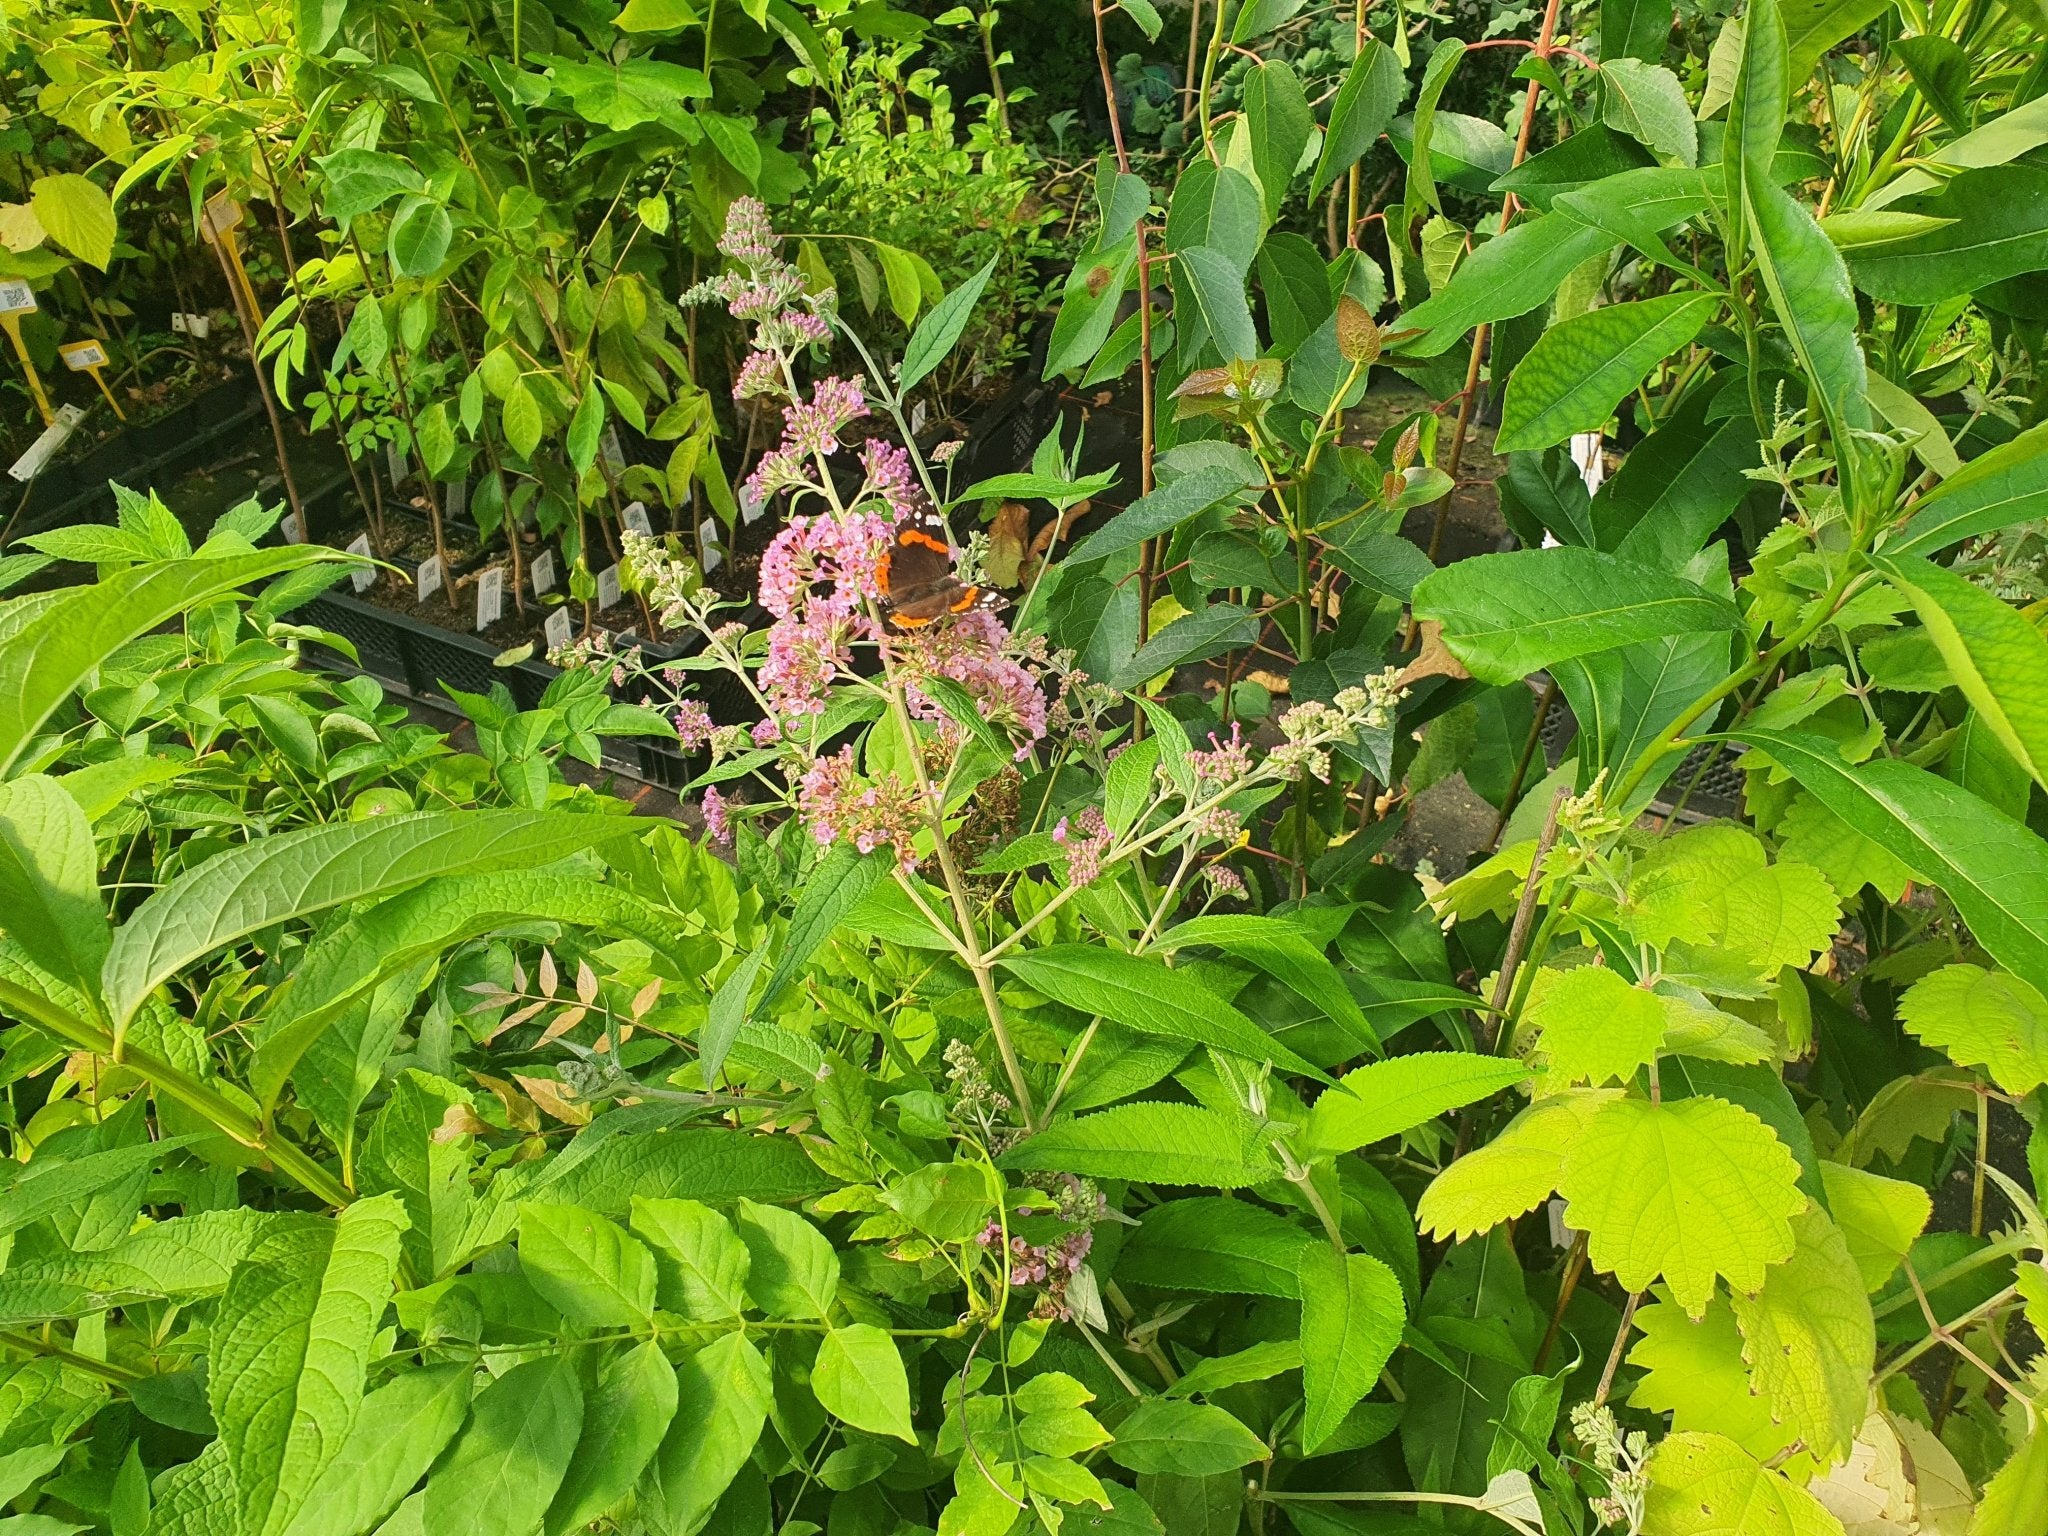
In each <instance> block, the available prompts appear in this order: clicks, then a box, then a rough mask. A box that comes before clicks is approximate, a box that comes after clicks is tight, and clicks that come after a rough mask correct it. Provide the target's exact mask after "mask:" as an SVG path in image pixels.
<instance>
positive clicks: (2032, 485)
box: [1883, 423, 2048, 560]
mask: <svg viewBox="0 0 2048 1536" xmlns="http://www.w3.org/2000/svg"><path fill="white" fill-rule="evenodd" d="M2043 495H2048V423H2044V424H2042V425H2041V426H2037V427H2030V428H2029V429H2028V430H2027V431H2025V432H2022V433H2021V434H2020V435H2019V436H2018V437H2015V438H2012V439H2011V440H2010V441H2008V442H2004V443H2000V444H1999V445H1998V446H1997V447H1996V448H1992V449H1989V450H1988V451H1986V452H1984V453H1982V454H1980V455H1978V457H1976V458H1974V459H1972V460H1970V462H1969V463H1967V464H1965V465H1964V466H1963V467H1962V469H1961V470H1960V471H1958V472H1957V473H1955V474H1953V475H1950V476H1949V477H1948V478H1947V479H1946V480H1944V481H1942V482H1941V484H1939V485H1937V486H1935V487H1934V489H1932V490H1930V491H1929V492H1927V494H1926V495H1924V496H1922V497H1921V498H1920V499H1919V500H1918V501H1916V502H1914V503H1913V505H1912V507H1911V508H1910V511H1911V514H1912V515H1911V517H1910V519H1909V520H1908V521H1907V523H1906V526H1905V528H1904V530H1903V531H1902V532H1900V533H1899V534H1898V535H1897V536H1896V537H1894V538H1893V539H1892V541H1891V542H1890V543H1888V544H1886V545H1885V547H1884V550H1883V553H1884V554H1885V555H1887V556H1889V557H1890V558H1892V559H1894V560H1897V559H1900V558H1903V557H1905V556H1908V555H1930V554H1933V553H1934V552H1935V551H1936V550H1939V549H1945V548H1947V547H1948V546H1949V545H1951V544H1960V543H1962V542H1963V541H1964V540H1966V539H1975V538H1981V537H1983V536H1984V535H1985V534H1987V533H1996V532H1997V531H1998V530H1999V529H2001V528H2008V527H2011V526H2012V525H2013V524H2014V523H2017V522H2020V521H2022V520H2023V519H2025V518H2027V517H2029V516H2031V515H2032V513H2033V509H2034V507H2036V506H2037V505H2038V504H2039V499H2040V498H2041V497H2042V496H2043Z"/></svg>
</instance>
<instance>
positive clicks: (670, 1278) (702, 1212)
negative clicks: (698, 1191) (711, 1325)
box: [633, 1195, 752, 1322]
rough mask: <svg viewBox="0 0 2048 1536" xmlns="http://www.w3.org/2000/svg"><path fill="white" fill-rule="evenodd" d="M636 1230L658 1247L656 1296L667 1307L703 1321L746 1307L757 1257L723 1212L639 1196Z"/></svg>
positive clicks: (635, 1201)
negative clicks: (749, 1279)
mask: <svg viewBox="0 0 2048 1536" xmlns="http://www.w3.org/2000/svg"><path fill="white" fill-rule="evenodd" d="M633 1230H634V1231H635V1232H636V1233H638V1234H639V1235H640V1236H641V1237H643V1238H645V1239H646V1240H647V1241H648V1242H649V1243H651V1244H652V1245H653V1247H654V1262H655V1273H656V1277H657V1290H656V1295H657V1296H658V1298H659V1300H660V1302H661V1305H662V1307H663V1309H664V1310H665V1311H669V1312H675V1313H678V1314H680V1315H681V1316H683V1317H687V1318H691V1319H693V1320H695V1321H698V1322H722V1321H725V1320H727V1319H730V1318H736V1317H738V1316H740V1315H741V1314H742V1313H744V1312H745V1311H746V1309H747V1270H748V1267H749V1266H750V1265H751V1263H752V1257H751V1255H749V1254H748V1252H747V1245H746V1244H745V1243H743V1242H741V1241H740V1235H739V1233H737V1232H735V1231H734V1230H733V1227H732V1223H731V1222H729V1221H727V1220H726V1219H725V1217H724V1216H722V1215H720V1214H719V1213H718V1212H717V1211H714V1210H713V1209H712V1208H711V1207H710V1206H708V1205H705V1204H703V1203H702V1202H700V1201H696V1200H661V1199H649V1198H647V1197H646V1196H644V1195H635V1196H634V1197H633Z"/></svg>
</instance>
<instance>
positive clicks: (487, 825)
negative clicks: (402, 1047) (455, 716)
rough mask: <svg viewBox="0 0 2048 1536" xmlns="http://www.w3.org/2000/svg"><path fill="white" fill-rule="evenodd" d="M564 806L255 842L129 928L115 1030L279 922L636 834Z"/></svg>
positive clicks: (319, 830)
mask: <svg viewBox="0 0 2048 1536" xmlns="http://www.w3.org/2000/svg"><path fill="white" fill-rule="evenodd" d="M636 830H637V829H636V827H635V826H634V824H633V823H631V822H628V821H623V820H618V819H614V818H611V817H604V816H583V815H576V814H573V813H571V812H566V811H497V810H492V811H418V812H413V813H410V814H406V815H399V816H385V817H379V818H376V819H374V820H370V821H351V822H338V823H335V824H332V825H329V826H320V827H308V828H305V829H304V830H303V831H298V832H287V833H284V834H282V835H280V836H276V837H266V838H259V839H258V840H256V841H254V842H251V843H247V844H245V845H243V846H242V847H240V848H236V849H232V850H231V851H229V852H227V853H224V854H221V855H219V856H218V857H216V858H212V859H209V860H207V861H206V862H205V863H204V864H201V865H200V866H199V867H198V868H197V869H194V870H193V871H192V872H191V873H190V874H188V875H185V876H183V877H181V878H180V879H177V880H174V881H173V882H171V884H169V885H167V886H165V887H163V888H162V889H161V890H159V891H158V892H157V893H156V894H155V895H154V896H151V897H150V898H149V900H147V901H145V902H144V903H143V904H142V905H141V906H140V907H138V908H137V909H136V911H135V915H134V916H133V917H131V918H129V920H128V921H127V922H126V923H124V924H122V926H121V931H120V932H119V933H118V934H117V935H116V936H115V938H114V944H113V948H112V949H110V950H109V951H108V952H107V961H106V967H105V970H104V972H103V981H102V990H103V992H104V994H105V997H106V1000H107V1011H108V1012H109V1013H110V1014H111V1015H112V1017H113V1019H114V1022H115V1024H116V1025H117V1026H120V1025H124V1024H126V1022H127V1021H128V1020H129V1019H130V1018H132V1017H133V1016H134V1013H135V1010H136V1009H137V1008H139V1007H140V1006H141V1005H142V1000H143V999H144V998H146V997H147V996H149V994H150V992H151V991H152V990H153V989H154V988H155V987H157V986H158V985H159V984H160V983H162V982H164V981H166V980H168V979H169V978H170V977H172V976H174V975H176V974H177V973H178V971H179V970H181V969H182V968H183V967H185V966H187V965H189V964H191V963H192V962H193V961H195V960H199V959H202V958H204V957H205V956H207V955H209V954H211V953H213V951H215V950H216V949H219V948H221V947H222V946H223V945H226V944H232V943H234V942H236V941H237V940H239V939H243V938H246V937H248V936H249V935H250V934H252V933H256V932H258V931H260V930H262V929H264V928H268V927H271V926H272V925H274V924H277V923H282V922H288V921H290V920H291V919H293V918H298V917H305V916H307V915H308V914H310V913H314V912H319V911H323V910H325V909H326V908H328V907H333V906H339V905H341V904H342V903H344V902H351V901H363V900H367V899H369V898H372V897H376V896H383V895H387V894H390V893H392V892H396V891H400V890H403V889H404V888H405V887H407V886H410V885H417V884H419V883H420V882H421V881H423V880H428V879H432V878H433V877H435V876H437V875H451V874H463V873H467V872H471V871H478V872H480V871H484V870H490V869H506V868H513V867H519V866H529V867H530V866H535V865H544V864H551V863H553V862H554V861H555V860H557V859H562V858H567V857H568V856H569V855H571V854H574V853H580V852H582V851H584V850H585V849H588V848H592V847H595V846H597V845H599V844H602V843H607V842H611V841H613V840H615V839H618V838H622V837H631V836H633V835H634V833H635V831H636Z"/></svg>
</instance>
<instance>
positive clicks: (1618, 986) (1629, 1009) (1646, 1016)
mask: <svg viewBox="0 0 2048 1536" xmlns="http://www.w3.org/2000/svg"><path fill="white" fill-rule="evenodd" d="M1524 1017H1525V1018H1526V1019H1527V1021H1528V1022H1529V1023H1532V1024H1534V1025H1536V1026H1537V1028H1538V1029H1539V1030H1540V1031H1541V1035H1540V1036H1539V1042H1538V1043H1539V1044H1540V1045H1541V1047H1542V1049H1543V1052H1544V1054H1545V1055H1546V1056H1548V1057H1549V1059H1550V1074H1551V1078H1552V1080H1553V1081H1555V1082H1557V1083H1559V1084H1566V1083H1590V1084H1592V1085H1594V1086H1595V1087H1598V1086H1600V1085H1601V1084H1603V1083H1607V1082H1609V1081H1613V1080H1617V1079H1618V1080H1620V1081H1622V1082H1627V1081H1628V1080H1629V1079H1631V1078H1633V1077H1634V1076H1635V1075H1636V1069H1637V1068H1638V1067H1640V1066H1642V1065H1643V1064H1644V1063H1645V1062H1647V1061H1649V1060H1650V1059H1651V1058H1652V1057H1654V1056H1655V1055H1656V1054H1657V1047H1658V1045H1659V1043H1660V1042H1661V1041H1662V1040H1663V1038H1664V1029H1665V1009H1664V1003H1663V1000H1662V999H1661V998H1659V997H1658V996H1657V995H1656V993H1654V992H1650V991H1648V990H1646V989H1645V988H1642V987H1637V986H1631V985H1630V984H1629V982H1628V981H1627V980H1626V979H1624V978H1623V977H1622V976H1621V975H1620V974H1619V973H1617V972H1615V971H1611V970H1609V969H1608V968H1607V967H1605V966H1600V965H1581V966H1576V967H1574V968H1573V969H1571V970H1568V971H1539V972H1537V974H1536V980H1535V983H1534V985H1533V986H1532V987H1531V989H1530V992H1529V1002H1528V1008H1527V1011H1526V1013H1525V1015H1524Z"/></svg>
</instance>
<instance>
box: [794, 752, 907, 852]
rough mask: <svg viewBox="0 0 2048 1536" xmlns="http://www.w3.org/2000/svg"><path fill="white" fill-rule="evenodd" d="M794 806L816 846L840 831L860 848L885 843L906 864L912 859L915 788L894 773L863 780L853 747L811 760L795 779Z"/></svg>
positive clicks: (824, 844)
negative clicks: (872, 781)
mask: <svg viewBox="0 0 2048 1536" xmlns="http://www.w3.org/2000/svg"><path fill="white" fill-rule="evenodd" d="M797 809H798V811H799V812H800V813H801V814H802V816H803V818H804V822H805V824H806V825H807V826H809V828H810V829H811V836H812V837H814V838H816V839H817V840H818V844H819V846H821V847H830V846H831V845H832V844H833V843H835V842H837V841H839V839H840V838H842V837H844V838H845V839H846V840H847V841H848V842H850V843H852V844H853V846H854V847H855V848H857V849H859V850H860V851H861V852H862V853H873V852H874V851H875V850H876V849H877V848H880V847H881V846H883V845H884V844H888V845H889V846H890V847H892V848H894V849H895V851H896V857H897V860H898V861H899V862H900V863H901V864H902V865H903V867H904V868H905V869H909V868H911V867H912V866H913V865H915V864H916V863H917V853H916V851H915V848H914V846H913V845H914V843H915V842H916V838H917V832H918V828H919V826H920V825H921V818H920V816H919V814H918V803H917V791H916V790H914V789H912V788H911V787H910V786H908V785H906V784H904V783H902V782H901V781H899V780H896V779H886V780H884V781H882V782H881V783H878V784H864V783H862V782H861V778H860V774H859V772H858V771H857V770H856V769H855V767H854V762H853V748H852V747H841V748H840V749H839V750H838V752H836V753H834V754H833V755H832V756H830V757H821V758H819V759H818V760H817V761H816V762H814V763H812V764H811V768H810V771H809V772H808V773H806V774H805V775H804V776H803V779H802V781H801V782H800V783H799V784H798V785H797Z"/></svg>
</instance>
